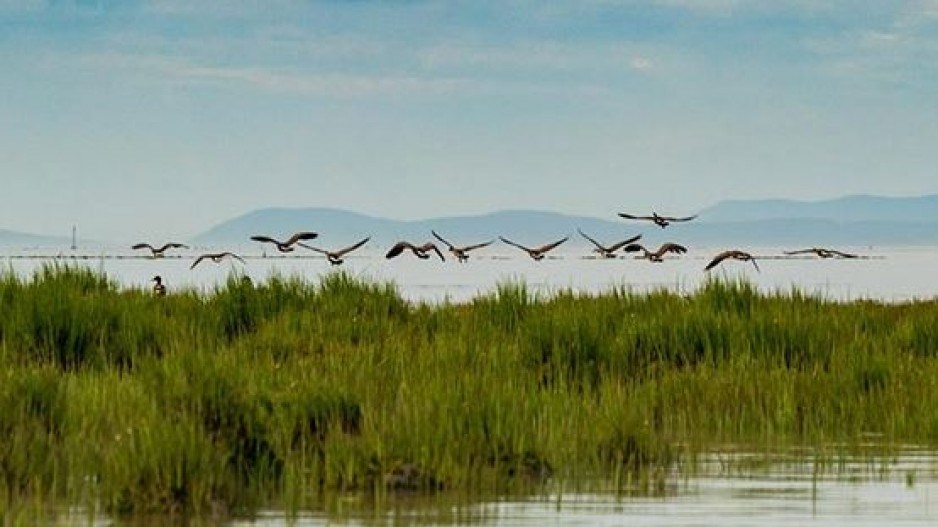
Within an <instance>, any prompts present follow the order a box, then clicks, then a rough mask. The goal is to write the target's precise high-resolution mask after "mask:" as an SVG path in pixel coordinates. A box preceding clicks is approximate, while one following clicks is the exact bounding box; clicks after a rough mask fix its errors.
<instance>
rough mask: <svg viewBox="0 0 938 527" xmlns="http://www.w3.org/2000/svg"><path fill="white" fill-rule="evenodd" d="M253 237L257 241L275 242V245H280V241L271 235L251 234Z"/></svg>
mask: <svg viewBox="0 0 938 527" xmlns="http://www.w3.org/2000/svg"><path fill="white" fill-rule="evenodd" d="M251 239H252V240H254V241H256V242H265V243H273V244H274V245H280V242H279V241H277V240H275V239H273V238H271V237H270V236H261V235H257V236H251Z"/></svg>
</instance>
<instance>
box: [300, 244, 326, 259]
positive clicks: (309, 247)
mask: <svg viewBox="0 0 938 527" xmlns="http://www.w3.org/2000/svg"><path fill="white" fill-rule="evenodd" d="M297 245H299V246H300V247H302V248H304V249H309V250H310V251H315V252H317V253H319V254H325V255H327V256H328V255H329V251H327V250H325V249H320V248H319V247H313V246H312V245H306V244H305V243H303V242H298V243H297Z"/></svg>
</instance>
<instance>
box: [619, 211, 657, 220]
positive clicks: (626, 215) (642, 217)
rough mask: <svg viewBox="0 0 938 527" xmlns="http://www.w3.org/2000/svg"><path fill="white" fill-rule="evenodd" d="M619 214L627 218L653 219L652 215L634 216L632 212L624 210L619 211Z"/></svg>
mask: <svg viewBox="0 0 938 527" xmlns="http://www.w3.org/2000/svg"><path fill="white" fill-rule="evenodd" d="M619 216H620V217H622V218H625V219H627V220H654V219H655V218H654V216H636V215H634V214H626V213H625V212H620V213H619Z"/></svg>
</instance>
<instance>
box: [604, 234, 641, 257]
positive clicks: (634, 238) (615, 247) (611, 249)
mask: <svg viewBox="0 0 938 527" xmlns="http://www.w3.org/2000/svg"><path fill="white" fill-rule="evenodd" d="M640 239H642V235H641V234H639V235H638V236H632V237H631V238H629V239H628V240H622V241H621V242H619V243H614V244H612V245H610V246H609V252H611V253H612V252H616V251H618V250H619V249H620V248H622V247H625V246H626V245H629V244H632V243H635V242H637V241H638V240H640ZM639 247H641V245H639Z"/></svg>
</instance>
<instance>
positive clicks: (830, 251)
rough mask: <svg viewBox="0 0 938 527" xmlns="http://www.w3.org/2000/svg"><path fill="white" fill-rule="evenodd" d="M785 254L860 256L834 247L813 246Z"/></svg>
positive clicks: (833, 256) (823, 256)
mask: <svg viewBox="0 0 938 527" xmlns="http://www.w3.org/2000/svg"><path fill="white" fill-rule="evenodd" d="M785 254H787V255H789V256H792V255H796V254H816V255H818V257H820V258H859V256H857V255H856V254H851V253H844V252H840V251H835V250H834V249H825V248H823V247H812V248H810V249H800V250H797V251H785Z"/></svg>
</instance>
